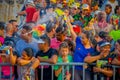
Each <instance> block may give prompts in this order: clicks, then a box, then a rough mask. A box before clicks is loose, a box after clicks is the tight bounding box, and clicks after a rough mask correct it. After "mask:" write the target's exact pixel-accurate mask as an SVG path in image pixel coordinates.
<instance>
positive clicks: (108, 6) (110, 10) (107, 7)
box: [105, 4, 112, 23]
mask: <svg viewBox="0 0 120 80" xmlns="http://www.w3.org/2000/svg"><path fill="white" fill-rule="evenodd" d="M105 12H106V15H107V17H106V21H107V23H110V18H111V16H112V6H111V5H110V4H107V5H106V6H105Z"/></svg>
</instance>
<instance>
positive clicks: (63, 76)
mask: <svg viewBox="0 0 120 80" xmlns="http://www.w3.org/2000/svg"><path fill="white" fill-rule="evenodd" d="M64 72H65V71H64V66H63V65H62V80H64Z"/></svg>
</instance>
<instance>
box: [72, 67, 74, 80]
mask: <svg viewBox="0 0 120 80" xmlns="http://www.w3.org/2000/svg"><path fill="white" fill-rule="evenodd" d="M74 76H75V66H74V65H73V66H72V80H74Z"/></svg>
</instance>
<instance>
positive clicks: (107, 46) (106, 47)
mask: <svg viewBox="0 0 120 80" xmlns="http://www.w3.org/2000/svg"><path fill="white" fill-rule="evenodd" d="M110 47H111V46H110V45H106V46H103V47H101V52H103V53H104V54H103V56H105V57H106V56H108V55H109V53H110Z"/></svg>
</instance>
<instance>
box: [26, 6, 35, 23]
mask: <svg viewBox="0 0 120 80" xmlns="http://www.w3.org/2000/svg"><path fill="white" fill-rule="evenodd" d="M25 11H26V13H27V15H26V23H28V22H31V21H32V18H33V14H34V13H35V12H36V9H35V8H34V7H28V8H26V10H25Z"/></svg>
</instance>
